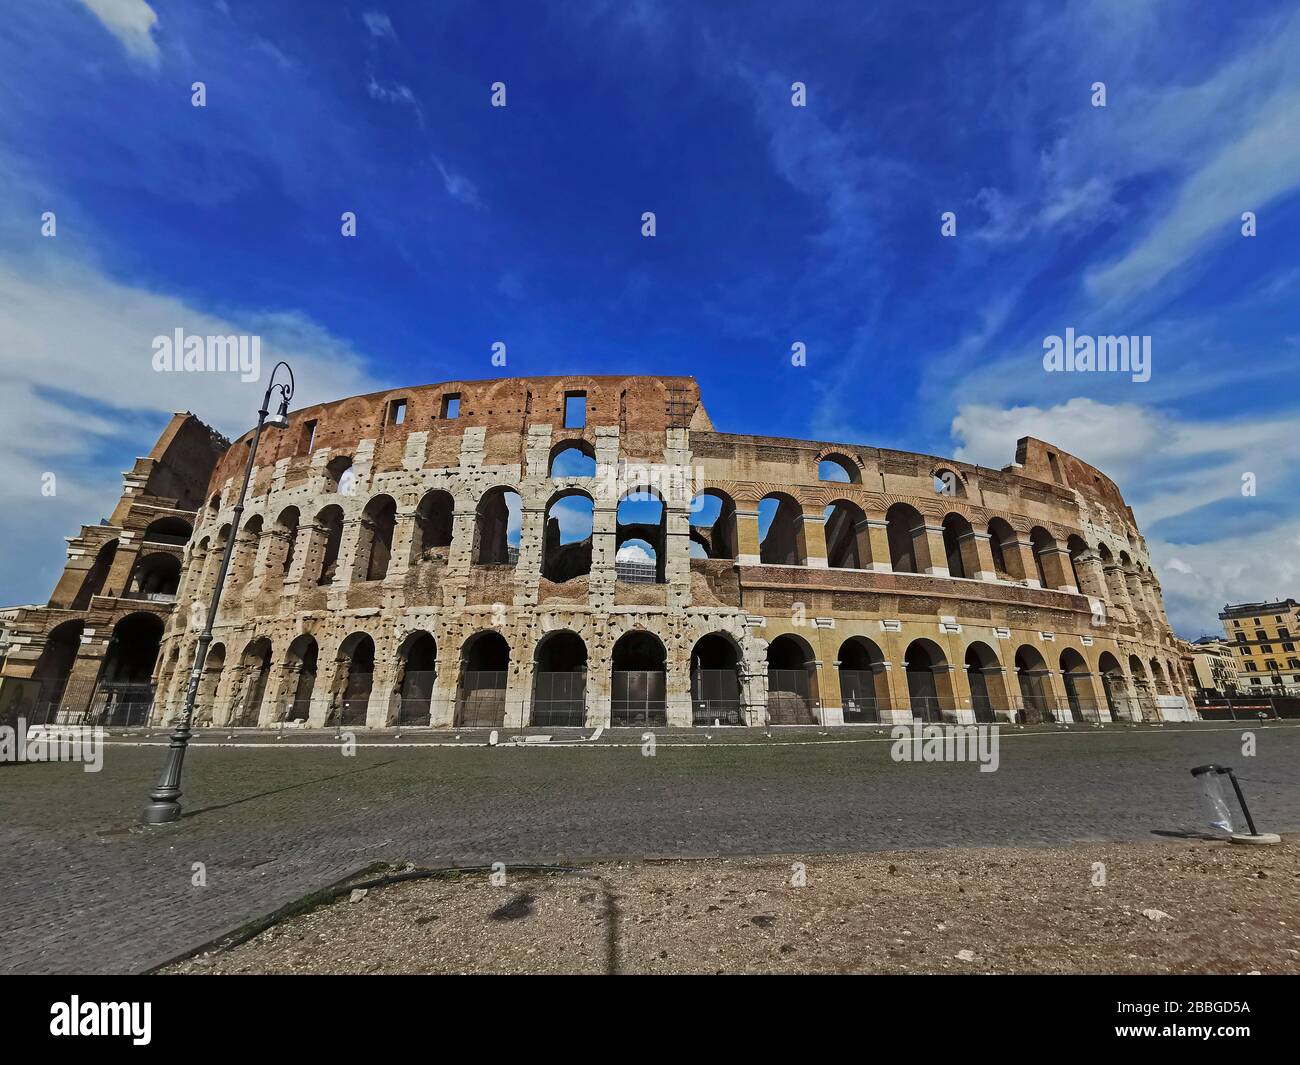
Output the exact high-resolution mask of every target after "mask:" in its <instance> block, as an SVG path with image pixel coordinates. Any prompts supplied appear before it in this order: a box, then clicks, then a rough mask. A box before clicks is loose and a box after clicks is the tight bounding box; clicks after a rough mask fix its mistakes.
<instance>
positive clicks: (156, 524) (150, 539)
mask: <svg viewBox="0 0 1300 1065" xmlns="http://www.w3.org/2000/svg"><path fill="white" fill-rule="evenodd" d="M193 534H194V528H193V526H191V525H190V523H189V522H188V521H186V520H185V519H184V518H176V517H171V518H159V519H158V520H157V521H151V522H150V523H149V525H148V527H147V528H146V529H145V530H144V537H143V539H144V542H145V543H147V544H175V545H177V546H184V545H185V544H188V543H189V542H190V537H191V536H192V535H193Z"/></svg>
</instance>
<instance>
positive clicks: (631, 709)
mask: <svg viewBox="0 0 1300 1065" xmlns="http://www.w3.org/2000/svg"><path fill="white" fill-rule="evenodd" d="M667 661H668V655H667V652H665V651H664V645H663V644H662V643H660V642H659V639H658V637H656V636H655V635H654V634H653V633H649V632H645V631H643V630H640V629H636V630H634V631H632V632H629V633H625V634H624V635H623V636H622V638H621V639H620V640H619V641H618V643H616V644H615V645H614V669H613V673H612V675H611V677H610V680H611V693H612V698H611V701H610V708H609V710H610V712H609V719H610V724H612V725H666V724H668V694H667V692H668V668H667Z"/></svg>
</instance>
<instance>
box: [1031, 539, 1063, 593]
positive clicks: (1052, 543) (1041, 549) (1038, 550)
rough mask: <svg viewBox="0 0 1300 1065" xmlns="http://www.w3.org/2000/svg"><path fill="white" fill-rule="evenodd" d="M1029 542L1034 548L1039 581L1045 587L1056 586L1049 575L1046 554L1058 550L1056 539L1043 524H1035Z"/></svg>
mask: <svg viewBox="0 0 1300 1065" xmlns="http://www.w3.org/2000/svg"><path fill="white" fill-rule="evenodd" d="M1029 542H1030V544H1032V545H1033V549H1034V566H1035V568H1036V570H1037V576H1038V583H1039V584H1040V585H1042V586H1043V587H1044V588H1055V587H1056V585H1055V584H1054V583H1053V582H1052V581H1051V580H1049V579H1048V576H1047V574H1048V569H1047V561H1046V556H1048V555H1050V554H1052V553H1053V552H1055V551H1056V540H1055V539H1054V538H1053V537H1052V534H1051V533H1049V532H1048V531H1047V530H1046V529H1044V528H1043V527H1042V526H1041V525H1035V526H1034V527H1033V528H1032V529H1030V530H1029Z"/></svg>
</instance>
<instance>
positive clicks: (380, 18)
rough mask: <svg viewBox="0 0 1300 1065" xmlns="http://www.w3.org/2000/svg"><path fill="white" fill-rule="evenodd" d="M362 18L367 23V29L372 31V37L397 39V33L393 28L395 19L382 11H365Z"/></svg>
mask: <svg viewBox="0 0 1300 1065" xmlns="http://www.w3.org/2000/svg"><path fill="white" fill-rule="evenodd" d="M361 20H362V21H363V22H364V23H365V24H366V29H368V30H369V31H370V36H372V37H387V38H389V39H390V40H394V41H395V40H397V34H396V32H394V30H393V21H392V19H390V18H389V17H388V16H387V15H385V14H384V13H383V12H382V11H363V12H362V13H361Z"/></svg>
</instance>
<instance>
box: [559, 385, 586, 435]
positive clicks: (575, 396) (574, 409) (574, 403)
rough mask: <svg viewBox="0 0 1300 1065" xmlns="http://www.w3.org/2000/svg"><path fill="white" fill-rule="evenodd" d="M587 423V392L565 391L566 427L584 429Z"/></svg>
mask: <svg viewBox="0 0 1300 1065" xmlns="http://www.w3.org/2000/svg"><path fill="white" fill-rule="evenodd" d="M586 424H587V393H586V392H566V393H564V427H565V428H566V429H582V428H584V427H585V426H586Z"/></svg>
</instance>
